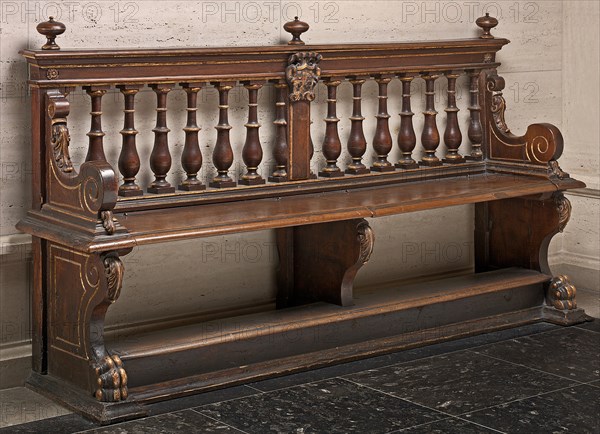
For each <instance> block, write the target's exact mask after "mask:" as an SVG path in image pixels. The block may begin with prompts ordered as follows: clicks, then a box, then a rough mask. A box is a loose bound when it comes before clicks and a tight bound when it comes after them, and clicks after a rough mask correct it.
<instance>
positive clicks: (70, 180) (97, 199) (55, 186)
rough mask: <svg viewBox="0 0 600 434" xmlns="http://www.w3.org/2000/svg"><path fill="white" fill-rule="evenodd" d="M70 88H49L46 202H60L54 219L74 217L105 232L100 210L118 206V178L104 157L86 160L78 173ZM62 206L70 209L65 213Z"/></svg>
mask: <svg viewBox="0 0 600 434" xmlns="http://www.w3.org/2000/svg"><path fill="white" fill-rule="evenodd" d="M67 91H68V89H66V90H65V89H62V90H59V89H49V90H47V91H46V114H47V120H46V132H45V134H46V156H47V163H46V179H45V182H46V203H48V204H52V205H57V207H56V208H55V209H54V210H53V211H49V212H52V213H56V214H57V215H56V216H55V218H57V219H67V220H71V221H72V222H73V224H77V225H79V226H80V227H81V229H83V230H85V231H87V232H89V233H95V232H97V231H102V232H104V231H105V230H104V228H103V227H102V226H103V222H102V220H101V218H100V211H109V210H111V209H112V208H113V207H114V206H115V204H116V201H117V190H118V184H117V179H116V176H115V173H114V171H113V170H112V167H111V166H110V165H109V164H108V163H107V162H105V161H102V160H95V161H87V162H85V163H84V164H82V165H81V168H80V170H79V172H77V171H76V170H75V168H74V167H73V164H72V163H71V158H70V156H69V141H70V136H69V128H68V126H67V116H68V115H69V108H70V106H69V101H68V100H67V98H66V93H67ZM74 191H75V192H76V193H75V194H74V193H73V192H74ZM63 206H66V207H69V208H71V210H70V211H69V212H68V213H63V212H61V211H60V208H61V207H63ZM58 214H59V215H58ZM115 225H116V226H115V231H116V230H117V229H118V227H119V226H118V224H117V223H116V222H115Z"/></svg>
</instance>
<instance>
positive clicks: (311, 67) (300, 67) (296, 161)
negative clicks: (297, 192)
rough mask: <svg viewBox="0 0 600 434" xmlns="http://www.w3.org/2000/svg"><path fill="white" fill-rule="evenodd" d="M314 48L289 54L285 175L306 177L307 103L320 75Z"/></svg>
mask: <svg viewBox="0 0 600 434" xmlns="http://www.w3.org/2000/svg"><path fill="white" fill-rule="evenodd" d="M321 58H322V56H321V55H320V54H318V53H315V52H298V53H295V54H292V55H291V56H290V58H289V61H288V67H287V69H286V78H287V81H288V84H289V86H290V97H289V98H290V104H289V111H288V148H289V159H288V165H289V179H290V181H296V180H301V179H309V178H310V176H311V175H310V103H311V101H313V100H314V99H315V87H316V85H317V83H318V81H319V77H320V76H321V68H319V62H320V61H321Z"/></svg>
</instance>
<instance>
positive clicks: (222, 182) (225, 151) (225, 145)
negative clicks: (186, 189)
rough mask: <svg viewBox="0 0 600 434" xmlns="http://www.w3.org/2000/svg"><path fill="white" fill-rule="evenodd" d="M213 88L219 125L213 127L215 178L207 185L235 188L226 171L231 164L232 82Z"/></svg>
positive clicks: (215, 84) (220, 83)
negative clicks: (230, 104) (215, 91)
mask: <svg viewBox="0 0 600 434" xmlns="http://www.w3.org/2000/svg"><path fill="white" fill-rule="evenodd" d="M212 85H213V86H215V87H216V88H217V90H218V91H219V123H218V124H217V125H216V126H215V129H216V130H217V142H216V143H215V149H214V151H213V164H214V165H215V168H216V169H217V176H215V177H214V178H213V180H212V181H211V182H210V183H209V185H210V186H211V187H214V188H225V187H235V186H236V182H235V181H234V180H233V179H231V178H230V177H229V174H228V171H229V168H230V167H231V165H232V164H233V149H232V148H231V142H230V141H229V130H231V125H229V119H228V110H229V91H230V90H231V89H233V86H234V85H235V83H234V82H215V83H212Z"/></svg>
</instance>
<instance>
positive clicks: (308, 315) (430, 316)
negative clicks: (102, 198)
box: [106, 268, 550, 400]
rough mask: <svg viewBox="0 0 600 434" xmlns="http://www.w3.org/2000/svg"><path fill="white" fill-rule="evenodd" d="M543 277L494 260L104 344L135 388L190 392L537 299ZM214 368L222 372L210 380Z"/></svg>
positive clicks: (148, 392)
mask: <svg viewBox="0 0 600 434" xmlns="http://www.w3.org/2000/svg"><path fill="white" fill-rule="evenodd" d="M549 279H550V276H547V275H544V274H541V273H538V272H535V271H531V270H523V269H517V268H514V269H506V270H499V271H493V272H489V273H482V274H476V275H469V276H461V277H455V278H450V279H443V280H438V281H433V282H428V283H424V284H418V285H414V284H413V285H409V286H405V287H402V288H391V289H386V290H373V291H369V292H366V293H362V294H356V295H355V305H354V306H351V307H346V308H344V307H340V306H336V305H332V304H327V303H314V304H310V305H304V306H299V307H293V308H287V309H282V310H274V311H270V312H262V313H257V314H252V315H244V316H238V317H233V318H227V319H221V320H214V321H208V322H203V323H199V324H193V325H187V326H182V327H174V328H171V329H167V330H160V331H153V332H147V333H143V334H137V335H120V336H114V337H112V339H111V338H108V339H107V343H106V346H107V348H108V349H109V351H110V352H111V353H112V354H118V355H119V356H120V357H121V359H122V360H123V363H124V364H125V367H126V370H127V373H128V378H129V388H130V389H129V390H130V394H131V396H132V397H134V398H138V399H144V400H147V399H149V400H153V399H154V398H155V395H156V397H158V399H160V397H161V396H162V394H163V393H164V388H168V389H173V388H174V389H177V390H178V393H179V392H183V393H190V392H192V391H193V389H194V388H193V387H192V388H190V387H189V384H190V383H191V382H198V381H199V382H201V383H202V386H201V387H200V388H201V389H202V388H206V387H212V386H222V385H224V384H230V383H239V382H242V381H244V380H247V379H250V378H256V377H257V375H258V374H257V368H258V366H260V369H258V370H259V371H261V373H260V374H259V375H258V376H265V375H279V374H284V373H287V372H290V371H291V370H294V369H297V368H306V367H307V366H315V365H323V364H328V363H332V362H333V361H335V360H337V359H339V355H340V354H341V352H342V349H343V348H346V347H348V348H349V350H347V351H345V353H348V354H347V356H346V358H353V357H354V358H355V357H364V356H366V355H370V354H375V353H376V352H380V351H381V350H382V349H381V348H379V347H380V346H381V343H380V342H379V340H382V339H384V340H385V339H390V338H391V337H394V336H402V335H404V334H406V333H412V332H417V331H419V333H421V334H423V333H424V330H426V329H435V328H437V327H440V326H447V325H450V324H453V323H456V322H464V321H471V320H475V319H478V318H483V317H488V316H493V315H498V314H502V313H505V312H514V311H516V310H521V309H527V308H531V307H533V306H541V305H542V304H543V289H542V283H543V282H546V281H548V280H549ZM428 339H429V338H428ZM357 345H360V348H358V347H356V346H357ZM395 348H396V347H394V346H393V345H392V346H390V347H389V348H388V346H387V344H386V348H385V349H383V350H384V351H391V350H393V349H395ZM332 349H333V350H334V354H331V355H328V356H323V354H322V352H324V351H328V350H332ZM290 358H291V359H290ZM282 359H289V360H288V363H285V364H284V363H280V362H279V361H281V360H282ZM273 361H276V362H273ZM267 365H269V366H270V367H267ZM271 365H272V366H271ZM216 372H222V373H223V375H220V376H219V377H221V379H220V380H219V381H217V382H216V384H211V383H212V382H211V380H210V378H214V377H215V373H216ZM192 377H198V378H196V379H195V380H192ZM182 379H183V380H182ZM157 383H161V387H159V388H156V387H155V386H156V384H157ZM158 389H163V391H162V392H159V391H158ZM183 389H185V390H183Z"/></svg>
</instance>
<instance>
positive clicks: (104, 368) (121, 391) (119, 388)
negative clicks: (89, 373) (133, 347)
mask: <svg viewBox="0 0 600 434" xmlns="http://www.w3.org/2000/svg"><path fill="white" fill-rule="evenodd" d="M94 369H95V372H96V377H97V380H96V381H97V383H96V384H97V388H96V392H95V396H96V399H97V400H98V401H102V402H116V401H124V400H125V399H127V395H128V392H127V373H126V372H125V369H124V368H123V362H122V361H121V359H120V358H119V356H106V357H105V358H104V359H102V360H101V361H100V362H98V363H97V364H96V366H95V367H94Z"/></svg>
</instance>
